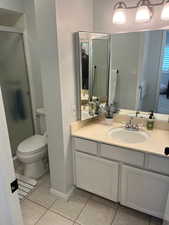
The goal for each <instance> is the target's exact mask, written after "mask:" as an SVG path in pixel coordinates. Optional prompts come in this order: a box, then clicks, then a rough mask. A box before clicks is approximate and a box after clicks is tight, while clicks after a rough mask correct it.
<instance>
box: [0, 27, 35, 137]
mask: <svg viewBox="0 0 169 225" xmlns="http://www.w3.org/2000/svg"><path fill="white" fill-rule="evenodd" d="M0 32H8V33H17V34H20V35H22V44H23V50H24V59H25V67H26V69H25V70H26V79H27V82H28V89H29V91H28V92H29V93H28V95H29V98H30V105H31V109H30V110H31V120H32V127H33V134H35V132H36V131H37V127H36V118H35V117H34V115H35V116H36V105H35V101H34V100H33V99H34V98H33V93H34V89H33V88H32V86H31V83H33V81H32V79H33V78H32V76H33V75H32V73H31V59H30V54H29V49H28V40H27V32H26V31H25V30H24V31H23V30H22V29H18V28H15V27H7V26H1V25H0ZM28 65H29V66H28Z"/></svg>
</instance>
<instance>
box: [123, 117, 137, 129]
mask: <svg viewBox="0 0 169 225" xmlns="http://www.w3.org/2000/svg"><path fill="white" fill-rule="evenodd" d="M125 128H126V129H127V130H131V131H138V130H139V126H138V124H135V123H134V122H133V117H130V120H129V121H128V122H127V123H126V125H125Z"/></svg>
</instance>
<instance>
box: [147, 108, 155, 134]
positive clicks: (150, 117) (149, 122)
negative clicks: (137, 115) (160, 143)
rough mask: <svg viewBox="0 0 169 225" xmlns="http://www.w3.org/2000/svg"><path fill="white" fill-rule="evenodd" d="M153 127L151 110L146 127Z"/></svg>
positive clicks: (149, 128) (151, 128)
mask: <svg viewBox="0 0 169 225" xmlns="http://www.w3.org/2000/svg"><path fill="white" fill-rule="evenodd" d="M153 128H154V112H153V111H151V113H150V116H149V118H148V120H147V129H148V130H153Z"/></svg>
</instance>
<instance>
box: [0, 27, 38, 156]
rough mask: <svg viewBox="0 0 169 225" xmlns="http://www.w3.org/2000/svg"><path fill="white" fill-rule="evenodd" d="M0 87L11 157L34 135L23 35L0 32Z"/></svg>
mask: <svg viewBox="0 0 169 225" xmlns="http://www.w3.org/2000/svg"><path fill="white" fill-rule="evenodd" d="M0 86H1V88H2V96H3V101H4V105H5V113H6V118H7V126H8V131H9V137H10V144H11V149H12V155H13V156H15V153H16V149H17V146H18V144H19V143H20V142H21V141H22V140H24V139H25V138H27V137H29V136H31V135H33V133H34V126H33V116H32V104H31V97H30V88H29V81H28V73H27V65H26V58H25V52H24V42H23V35H22V34H19V33H12V32H2V31H0Z"/></svg>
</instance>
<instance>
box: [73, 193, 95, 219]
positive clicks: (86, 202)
mask: <svg viewBox="0 0 169 225" xmlns="http://www.w3.org/2000/svg"><path fill="white" fill-rule="evenodd" d="M91 198H92V195H91V196H90V197H89V198H88V199H87V201H86V203H85V204H84V206H83V208H82V209H81V210H80V212H79V214H78V215H77V217H76V218H75V220H74V223H76V222H77V220H78V219H79V217H80V215H81V214H82V212H83V210H84V209H85V208H86V206H87V204H88V202H89V201H90V200H91Z"/></svg>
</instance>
